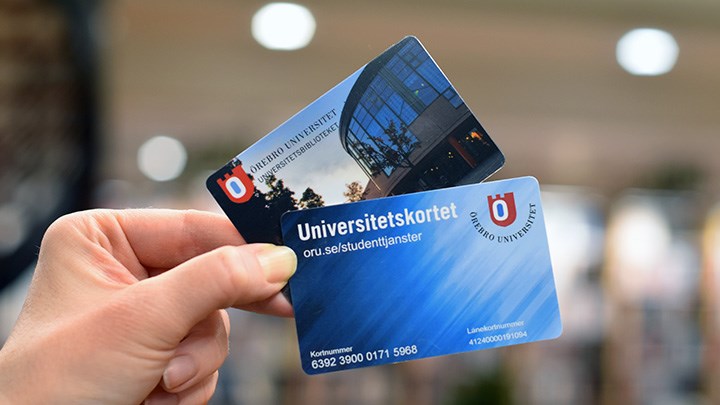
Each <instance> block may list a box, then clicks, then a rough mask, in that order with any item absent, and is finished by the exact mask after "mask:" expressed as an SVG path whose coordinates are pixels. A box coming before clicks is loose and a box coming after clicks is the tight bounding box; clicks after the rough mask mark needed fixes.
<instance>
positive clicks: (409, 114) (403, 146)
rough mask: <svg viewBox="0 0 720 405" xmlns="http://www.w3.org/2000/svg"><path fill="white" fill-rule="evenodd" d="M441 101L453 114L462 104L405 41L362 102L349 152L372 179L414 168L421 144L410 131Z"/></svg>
mask: <svg viewBox="0 0 720 405" xmlns="http://www.w3.org/2000/svg"><path fill="white" fill-rule="evenodd" d="M439 97H444V98H445V99H447V100H448V102H449V103H450V104H451V105H452V106H453V107H455V108H458V107H460V106H461V105H462V104H463V101H462V99H461V98H460V96H459V95H458V94H457V93H456V92H455V90H454V89H453V88H452V86H451V85H450V82H449V81H448V80H447V79H446V78H445V75H444V74H443V73H442V72H441V71H440V69H439V68H438V67H437V65H436V64H435V63H434V62H433V61H432V59H431V58H430V56H429V55H428V54H427V52H425V50H424V49H423V48H422V47H421V46H420V44H419V43H417V42H416V41H409V42H408V43H407V44H406V45H405V46H403V47H402V48H401V49H400V50H399V51H398V52H397V53H396V54H395V55H393V56H392V58H390V60H389V61H388V62H387V63H386V64H385V65H384V66H383V67H382V68H380V70H379V72H378V73H377V74H376V75H375V77H374V78H373V79H372V80H371V81H370V84H369V85H368V86H367V88H366V90H365V92H364V93H363V95H362V97H361V98H360V100H359V102H358V104H357V107H356V108H355V111H354V112H353V114H352V118H351V120H350V123H349V125H348V133H347V146H348V151H349V152H350V154H351V155H352V157H353V158H355V160H357V161H358V163H359V164H360V165H361V166H362V167H363V169H364V170H365V172H366V173H367V174H368V175H369V176H370V177H374V176H377V175H381V174H382V175H385V176H387V177H389V176H390V175H391V174H392V172H393V171H395V169H397V168H398V167H412V163H411V162H410V159H409V156H410V154H411V153H412V152H413V150H414V149H415V148H416V147H417V146H419V142H418V140H417V137H416V136H415V135H414V134H413V133H412V131H410V130H409V129H408V128H409V127H410V125H411V124H412V123H413V121H415V119H416V118H417V117H418V116H419V115H420V114H422V112H423V111H424V110H425V109H426V108H427V107H428V106H429V105H430V104H432V103H433V102H434V101H435V100H437V99H438V98H439ZM393 128H394V130H393Z"/></svg>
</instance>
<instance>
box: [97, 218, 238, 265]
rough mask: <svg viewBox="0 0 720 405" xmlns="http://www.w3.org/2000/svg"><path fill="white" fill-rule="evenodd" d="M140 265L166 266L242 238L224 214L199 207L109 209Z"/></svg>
mask: <svg viewBox="0 0 720 405" xmlns="http://www.w3.org/2000/svg"><path fill="white" fill-rule="evenodd" d="M110 212H112V214H113V215H114V217H115V219H116V220H117V223H118V224H119V225H120V227H121V228H122V231H123V232H124V234H125V237H126V238H127V241H128V243H129V244H130V247H131V248H132V250H133V251H134V253H135V255H136V256H137V258H138V260H139V261H140V263H141V264H142V265H144V266H145V267H148V268H159V269H169V268H172V267H175V266H177V265H179V264H180V263H183V262H185V261H187V260H188V259H190V258H192V257H195V256H197V255H199V254H203V253H206V252H209V251H211V250H213V249H216V248H218V247H220V246H225V245H233V246H237V245H242V244H244V243H245V240H244V239H243V238H242V236H240V234H239V233H238V231H237V230H236V229H235V227H233V225H232V223H231V222H230V221H229V220H228V219H227V217H225V216H222V215H219V214H214V213H210V212H202V211H192V210H190V211H175V210H162V209H151V210H147V209H145V210H123V211H110Z"/></svg>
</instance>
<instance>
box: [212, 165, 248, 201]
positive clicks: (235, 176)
mask: <svg viewBox="0 0 720 405" xmlns="http://www.w3.org/2000/svg"><path fill="white" fill-rule="evenodd" d="M217 183H218V185H219V186H220V188H221V189H223V191H224V192H225V194H226V195H227V196H228V198H229V199H230V201H233V202H236V203H238V204H241V203H244V202H247V201H248V200H250V198H252V196H253V193H254V192H255V185H254V184H253V182H252V180H251V179H250V176H248V175H247V173H245V170H243V168H242V165H237V166H235V167H233V169H232V172H231V173H226V174H225V175H224V176H223V178H221V179H217Z"/></svg>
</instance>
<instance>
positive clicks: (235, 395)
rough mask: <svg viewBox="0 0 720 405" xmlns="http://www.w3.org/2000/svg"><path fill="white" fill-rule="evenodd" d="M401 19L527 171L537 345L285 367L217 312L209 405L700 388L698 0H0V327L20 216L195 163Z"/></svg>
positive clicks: (254, 328) (113, 198)
mask: <svg viewBox="0 0 720 405" xmlns="http://www.w3.org/2000/svg"><path fill="white" fill-rule="evenodd" d="M405 35H416V36H417V37H418V38H419V39H420V40H421V41H422V42H423V43H424V45H425V46H426V47H427V49H428V51H429V52H430V54H431V55H432V56H433V57H434V58H435V60H436V62H437V63H438V64H439V65H440V67H441V68H442V69H443V70H444V71H445V73H446V74H447V75H448V77H449V78H450V81H451V82H452V83H453V84H454V85H455V87H456V88H457V90H458V91H459V92H460V94H461V95H462V96H463V98H464V99H465V102H466V103H467V105H468V106H469V107H470V108H471V109H472V110H473V111H474V112H475V114H476V116H477V117H478V119H479V120H480V121H481V122H482V123H483V125H484V126H485V128H486V129H487V130H488V132H489V133H490V135H491V136H492V137H493V139H494V141H495V142H496V143H497V144H498V146H499V147H500V149H501V150H502V151H503V152H504V153H505V155H506V158H507V164H506V166H505V168H503V169H502V170H501V171H500V172H499V173H497V174H496V175H494V176H493V177H492V179H502V178H509V177H515V176H523V175H533V176H536V177H537V178H538V179H539V181H540V183H541V185H542V189H543V204H544V208H545V212H546V221H547V226H548V233H549V240H550V248H551V255H552V258H553V265H554V271H555V277H556V285H557V288H558V296H559V299H560V304H561V310H562V316H563V323H564V333H563V335H562V336H561V337H560V338H559V339H556V340H554V341H548V342H540V343H531V344H526V345H521V346H514V347H508V348H503V349H495V350H486V351H480V352H475V353H467V354H462V355H456V356H447V357H441V358H434V359H427V360H421V361H414V362H410V363H404V364H399V365H392V366H382V367H374V368H369V369H362V370H357V371H350V372H340V373H334V374H330V375H324V376H316V377H308V376H305V375H304V374H303V372H302V371H301V368H300V363H299V355H298V352H297V342H296V337H295V331H294V325H293V323H292V321H290V320H280V319H272V318H268V317H261V316H256V315H252V314H248V313H243V312H240V311H232V315H231V317H232V322H233V336H232V339H233V341H232V344H231V347H232V350H231V355H230V358H229V359H228V361H227V362H226V364H225V366H224V368H223V370H222V373H221V376H222V377H221V384H220V387H219V389H218V392H217V393H216V396H215V399H214V403H218V404H222V403H227V404H271V403H279V404H302V403H357V404H363V403H387V404H410V403H412V404H430V403H444V404H474V403H499V404H510V403H520V404H565V403H568V404H570V403H587V404H615V403H657V404H696V403H700V404H705V403H707V404H710V403H720V317H719V315H720V312H719V310H720V296H719V295H718V294H719V291H720V290H719V288H720V209H719V207H720V205H719V204H718V203H720V159H718V158H717V157H716V155H717V153H718V152H719V151H720V136H718V135H720V134H719V132H720V75H718V73H717V72H720V2H718V1H716V0H690V1H685V2H677V1H670V0H652V1H651V0H622V1H621V0H604V1H599V0H589V1H583V2H570V3H568V2H566V1H560V0H534V1H530V0H504V1H500V0H485V1H470V0H450V1H443V2H440V1H436V2H417V1H410V0H396V1H376V0H368V1H363V2H359V1H349V0H335V1H333V2H321V1H318V0H305V1H302V2H301V3H294V4H292V5H289V6H288V5H287V4H285V5H277V4H270V3H269V2H264V1H242V0H232V1H231V0H207V1H199V0H173V1H169V0H153V1H142V2H141V1H130V0H112V1H111V0H108V1H89V0H65V1H61V0H57V1H51V0H44V1H42V0H0V343H1V342H2V341H3V340H4V339H5V337H6V336H7V335H8V334H9V331H10V328H11V326H12V324H13V323H14V320H15V318H16V317H17V314H18V312H19V310H20V306H21V305H22V301H23V297H24V295H25V292H26V289H27V284H28V282H29V279H30V276H31V274H32V268H33V258H34V256H35V255H36V253H37V247H38V245H39V240H40V237H41V235H42V232H43V231H44V229H45V228H46V227H47V225H48V224H49V223H50V222H51V221H52V220H53V219H54V218H56V217H57V216H59V215H61V214H63V213H65V212H69V211H73V210H78V209H84V208H90V207H112V208H124V207H148V206H153V207H172V208H195V209H202V210H211V211H219V208H218V207H217V206H216V204H215V203H214V202H213V201H212V199H211V198H210V196H209V193H208V192H207V191H206V189H205V187H204V180H205V178H206V177H207V175H208V174H210V172H212V171H213V170H215V169H217V168H218V167H220V166H221V165H223V164H224V163H226V162H227V161H228V160H230V159H231V158H232V157H234V156H235V155H236V154H237V153H239V152H240V151H242V150H243V149H244V148H246V147H247V146H249V145H251V144H252V143H253V142H254V141H256V140H258V139H259V138H261V137H262V136H264V135H265V134H266V133H267V132H269V131H271V130H272V129H274V128H275V127H276V126H278V125H279V124H281V123H282V122H284V121H285V120H286V119H288V118H289V117H290V116H292V115H293V114H295V113H296V112H297V111H299V110H300V109H301V108H303V107H304V106H305V105H307V104H308V103H310V102H312V101H313V100H314V99H315V98H317V97H319V96H320V95H322V94H323V93H324V92H325V91H327V90H329V89H330V88H331V87H332V86H334V85H335V84H336V83H338V82H339V81H340V80H342V79H344V78H345V77H346V76H348V75H349V74H351V73H352V72H354V71H355V70H356V69H358V68H360V67H361V66H362V65H364V64H365V63H367V62H368V61H369V60H370V59H372V58H373V57H375V56H377V55H378V54H379V53H381V52H382V51H383V50H384V49H385V48H387V47H388V46H390V45H392V44H393V43H395V42H397V41H398V40H400V39H401V38H402V37H404V36H405Z"/></svg>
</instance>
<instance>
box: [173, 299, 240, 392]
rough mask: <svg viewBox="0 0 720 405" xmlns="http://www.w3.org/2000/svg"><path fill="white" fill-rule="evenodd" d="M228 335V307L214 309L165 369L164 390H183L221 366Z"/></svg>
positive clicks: (182, 343) (196, 326) (176, 351)
mask: <svg viewBox="0 0 720 405" xmlns="http://www.w3.org/2000/svg"><path fill="white" fill-rule="evenodd" d="M229 334H230V320H229V319H228V315H227V312H225V310H219V311H215V312H213V313H212V314H211V315H210V316H209V317H207V318H205V319H204V320H203V321H201V322H200V323H198V324H197V325H195V327H193V328H192V329H191V330H190V333H189V334H188V336H187V337H186V338H185V339H184V340H183V341H182V342H180V344H179V345H178V347H177V349H176V350H175V354H174V356H173V358H172V359H171V360H170V363H169V364H168V366H167V367H166V368H165V372H164V373H163V379H162V386H163V388H164V389H165V391H167V392H180V391H183V390H185V389H187V388H189V387H191V386H193V385H195V384H197V383H198V382H199V381H201V380H204V379H205V378H207V377H208V376H209V375H211V374H212V373H213V372H215V371H216V370H217V369H219V368H220V366H221V365H222V363H223V362H224V361H225V358H226V357H227V354H228V345H229Z"/></svg>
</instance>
